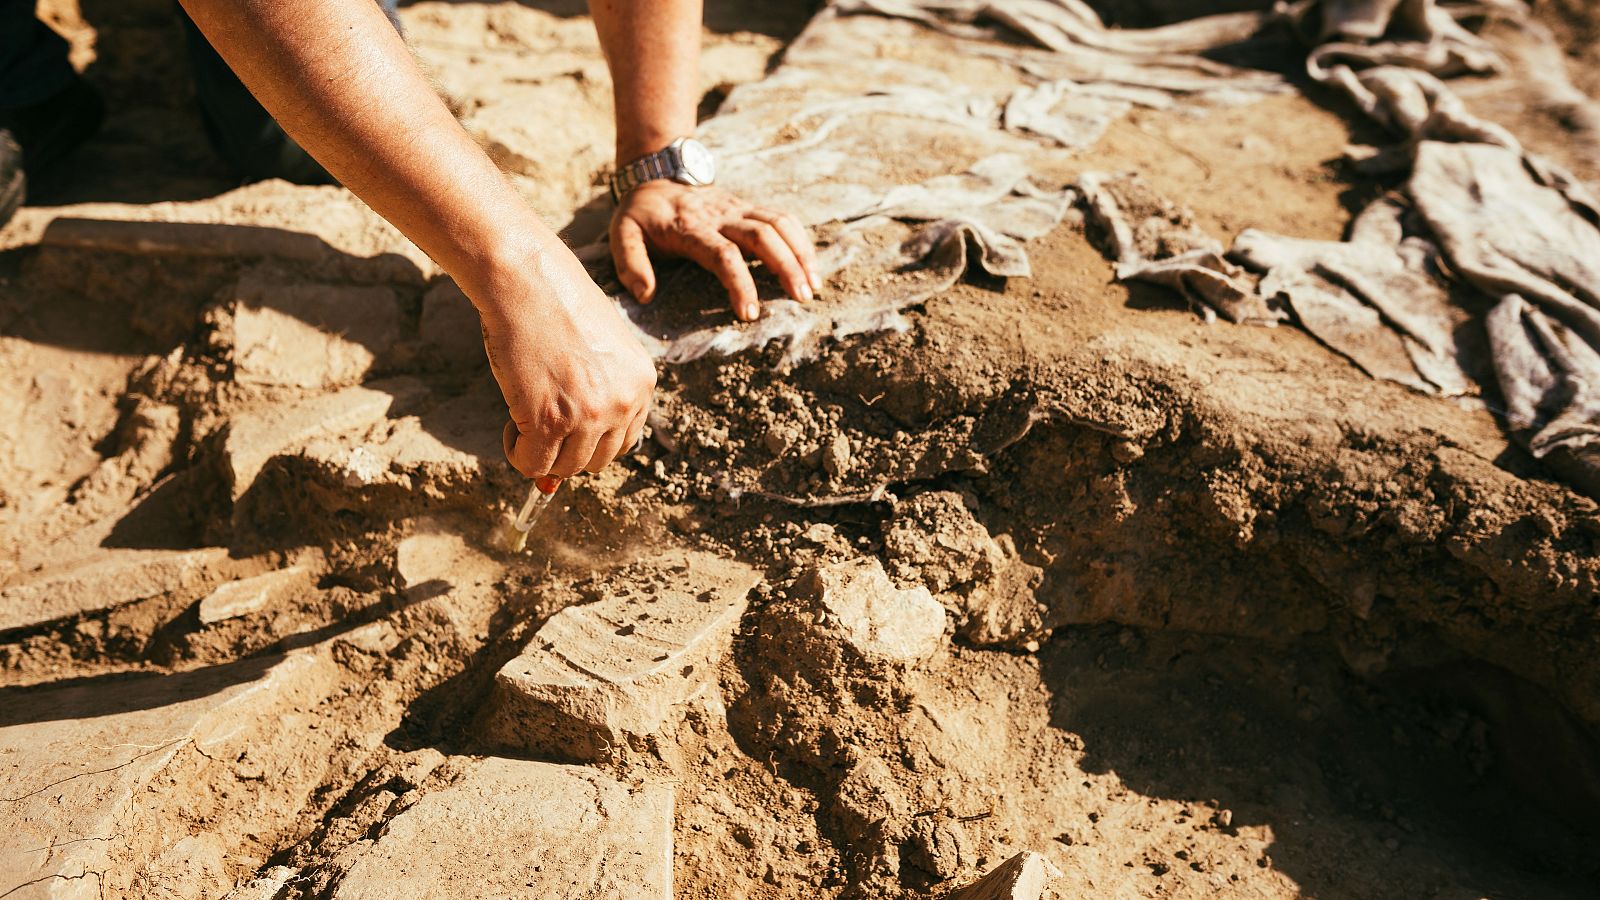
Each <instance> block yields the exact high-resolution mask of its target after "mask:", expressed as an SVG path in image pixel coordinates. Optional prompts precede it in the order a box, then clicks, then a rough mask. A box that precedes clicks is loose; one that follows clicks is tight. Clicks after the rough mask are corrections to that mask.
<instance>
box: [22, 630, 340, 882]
mask: <svg viewBox="0 0 1600 900" xmlns="http://www.w3.org/2000/svg"><path fill="white" fill-rule="evenodd" d="M338 672H339V669H338V666H337V664H335V663H334V662H333V661H332V658H331V656H330V655H329V654H327V653H325V652H321V653H311V652H306V653H299V654H293V655H290V656H287V657H281V656H280V657H265V658H259V659H252V660H246V661H243V662H239V663H233V664H230V665H227V666H219V667H215V668H211V669H203V670H198V671H193V672H183V673H178V674H171V675H151V676H140V677H134V678H128V679H125V680H112V681H107V682H104V683H88V684H78V685H73V686H70V687H62V688H54V689H44V690H39V691H29V692H24V693H20V694H17V695H16V696H14V697H8V698H7V699H6V704H5V706H4V708H3V709H0V800H3V801H4V802H0V895H5V896H7V897H51V898H80V897H82V898H99V897H104V896H125V894H124V893H123V891H124V890H126V889H127V887H128V886H130V885H131V884H132V882H133V880H134V879H135V877H138V878H141V879H143V880H144V881H145V883H154V882H156V881H159V879H160V878H161V877H163V875H162V873H163V871H165V869H164V867H163V865H162V863H161V860H163V859H166V860H168V861H169V862H170V861H172V860H174V859H177V858H178V857H182V856H184V854H183V852H182V850H176V854H177V855H176V856H174V855H173V854H174V851H175V848H176V847H177V846H178V845H179V843H180V842H181V841H182V840H183V839H184V838H187V837H188V836H189V835H188V831H187V829H185V828H183V827H181V824H179V820H178V818H177V815H178V812H179V811H180V810H182V809H183V808H184V807H185V806H186V805H187V804H188V803H191V802H193V800H194V799H195V798H199V797H204V796H206V795H207V792H209V791H211V790H214V789H215V785H212V784H209V783H207V781H206V778H205V777H201V778H199V779H197V778H196V777H195V775H194V774H193V773H194V766H195V765H199V766H200V771H201V772H216V773H217V775H218V777H219V778H221V779H223V780H224V781H225V782H226V783H227V784H228V785H230V786H233V789H234V790H238V787H237V786H236V785H237V784H238V782H237V781H236V779H235V778H234V776H233V773H232V761H233V760H235V759H237V758H238V757H239V756H240V754H242V753H245V752H249V753H250V754H251V755H253V756H255V757H258V758H260V757H263V756H266V755H268V751H267V749H266V747H267V745H270V744H272V742H273V740H274V739H275V738H276V739H277V740H280V741H294V742H295V745H296V746H298V745H299V743H300V742H299V741H298V739H296V738H295V737H293V734H294V728H293V727H290V725H289V721H292V718H293V710H295V709H296V708H310V707H313V706H315V705H316V704H317V703H318V702H320V701H321V699H323V698H325V697H326V696H327V695H328V694H329V693H331V691H332V688H333V685H335V684H336V683H337V682H338ZM286 717H287V718H288V721H286ZM197 752H198V753H199V754H204V755H203V756H196V753H197ZM180 760H186V761H187V762H188V765H186V766H185V767H184V771H185V772H187V773H188V774H187V775H185V777H183V778H181V779H178V780H176V781H175V780H172V779H170V778H169V777H168V776H167V773H168V772H169V771H170V770H171V769H173V768H174V766H175V765H176V764H177V763H178V761H180ZM213 825H214V827H216V828H226V827H234V828H245V827H247V823H245V822H243V821H238V822H231V823H229V822H219V823H213ZM191 849H195V848H191ZM198 849H204V848H198ZM206 855H207V856H208V857H209V856H211V855H212V854H211V853H210V851H207V853H206ZM191 862H192V861H191ZM202 862H203V863H204V864H205V865H209V864H210V863H209V862H206V861H202ZM189 865H190V863H189V862H185V863H184V864H183V866H181V867H180V868H183V869H184V870H185V871H188V868H189ZM24 884H29V885H32V886H31V887H30V888H28V889H24V890H22V891H18V892H16V893H10V892H12V891H15V890H16V889H17V888H18V887H19V886H21V885H24ZM118 885H121V886H122V887H120V888H119V887H118ZM30 890H31V891H34V893H31V894H30V893H29V891H30Z"/></svg>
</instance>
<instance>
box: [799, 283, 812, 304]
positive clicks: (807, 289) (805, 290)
mask: <svg viewBox="0 0 1600 900" xmlns="http://www.w3.org/2000/svg"><path fill="white" fill-rule="evenodd" d="M800 299H801V300H804V301H805V302H807V303H810V302H811V301H812V300H814V299H816V294H814V293H812V289H811V285H809V284H801V285H800Z"/></svg>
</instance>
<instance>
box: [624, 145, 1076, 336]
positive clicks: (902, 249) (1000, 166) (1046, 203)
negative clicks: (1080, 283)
mask: <svg viewBox="0 0 1600 900" xmlns="http://www.w3.org/2000/svg"><path fill="white" fill-rule="evenodd" d="M1074 198H1075V194H1074V193H1073V192H1072V191H1070V190H1065V189H1057V190H1053V191H1052V190H1047V189H1044V188H1041V187H1039V186H1037V185H1035V184H1034V183H1033V181H1032V179H1031V177H1030V173H1029V169H1028V166H1027V163H1026V162H1025V161H1024V160H1023V159H1022V158H1021V157H1018V156H1016V155H1014V154H997V155H994V156H990V157H987V158H985V159H983V160H980V161H979V162H978V163H976V164H975V165H973V166H972V168H971V169H969V170H968V171H966V172H963V173H960V174H957V175H946V176H940V177H936V178H932V179H929V180H927V181H925V182H922V183H920V184H912V185H902V186H899V187H896V188H893V189H890V190H889V191H887V192H885V193H884V195H883V196H882V197H880V198H879V200H878V202H877V203H876V204H874V205H873V206H870V207H867V208H866V209H863V210H860V211H859V212H857V213H855V214H852V215H851V216H850V217H849V219H848V220H847V221H844V222H841V223H835V224H834V225H833V226H832V227H831V228H829V229H828V230H827V231H826V232H825V236H826V237H827V239H828V243H827V245H826V246H825V248H824V249H823V251H822V253H821V258H820V259H819V261H818V262H819V265H820V267H821V268H822V269H823V271H826V272H829V273H830V281H831V283H832V284H833V285H834V286H835V287H836V290H835V291H834V295H833V296H831V297H826V298H821V299H819V300H816V301H813V302H811V303H798V302H796V301H794V300H789V299H786V298H774V299H770V300H766V301H765V302H764V304H763V305H764V307H765V311H764V313H763V315H762V317H761V319H760V320H758V321H756V322H754V323H751V324H749V325H743V326H733V327H729V326H720V325H713V326H706V325H704V324H703V319H704V313H705V312H706V310H695V309H693V308H691V307H689V306H687V305H685V304H680V303H656V304H652V305H650V306H637V305H634V306H632V308H631V310H630V318H631V319H632V321H633V323H634V325H635V327H637V328H638V329H639V330H640V332H641V333H642V335H643V337H644V339H645V344H646V346H647V347H648V348H650V349H651V350H652V351H653V352H654V353H655V354H656V355H657V356H658V357H659V358H661V359H662V360H663V361H665V362H669V363H682V362H688V361H691V360H694V359H699V358H701V357H703V356H707V355H730V354H734V353H739V352H743V351H745V350H752V349H758V348H761V347H764V346H766V345H767V344H769V343H772V342H774V341H780V340H782V341H785V342H786V343H785V346H784V349H783V353H782V355H781V360H782V362H784V363H785V364H788V365H793V364H795V363H798V362H801V361H804V360H807V359H811V358H813V357H815V356H816V355H817V354H818V353H819V352H820V351H821V349H822V347H823V345H824V344H825V343H826V342H827V341H829V340H841V339H843V338H846V337H850V336H852V335H856V334H865V333H872V332H878V331H904V330H906V329H907V328H909V327H910V323H909V321H908V320H907V319H906V318H905V315H904V311H905V310H906V309H907V308H908V307H911V306H915V305H916V304H918V303H921V302H922V301H924V300H926V299H928V298H929V297H932V296H935V295H937V294H940V293H943V292H944V291H947V290H949V289H950V288H951V287H952V286H954V285H955V284H956V282H958V281H960V280H961V278H962V277H963V276H964V275H965V274H966V272H967V271H968V269H969V268H972V267H976V268H978V269H980V270H982V271H983V272H985V273H987V274H989V275H992V276H995V277H1000V278H1027V277H1029V276H1031V275H1032V267H1031V264H1030V262H1029V260H1028V254H1027V251H1026V249H1025V248H1024V246H1023V244H1024V242H1025V241H1028V240H1030V239H1032V238H1036V237H1039V236H1041V235H1043V234H1045V233H1046V232H1048V231H1049V230H1051V229H1052V228H1054V227H1055V226H1056V225H1058V224H1059V223H1060V222H1061V219H1062V217H1063V216H1064V215H1065V214H1066V212H1067V210H1068V209H1069V208H1071V206H1072V204H1073V201H1074ZM712 296H713V302H715V303H716V304H717V308H718V309H720V306H721V303H722V298H721V297H720V296H716V295H715V294H713V295H712Z"/></svg>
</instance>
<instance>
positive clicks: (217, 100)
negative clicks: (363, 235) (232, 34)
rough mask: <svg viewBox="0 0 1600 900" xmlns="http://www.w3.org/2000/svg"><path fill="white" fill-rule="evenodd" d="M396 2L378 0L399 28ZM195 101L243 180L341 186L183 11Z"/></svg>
mask: <svg viewBox="0 0 1600 900" xmlns="http://www.w3.org/2000/svg"><path fill="white" fill-rule="evenodd" d="M395 2H396V0H379V5H380V6H382V7H383V10H384V13H385V14H387V15H388V17H389V21H390V22H392V23H393V24H394V26H395V30H397V31H398V30H399V28H400V19H399V16H398V14H397V12H396V10H395ZM179 15H180V16H181V17H182V20H183V29H184V34H185V38H186V40H187V42H188V47H189V62H190V66H191V68H192V70H193V72H194V83H195V99H196V101H197V102H198V105H199V107H200V117H201V119H202V120H203V121H204V123H205V128H206V134H207V136H208V137H210V139H211V146H212V147H213V148H214V149H215V150H216V151H217V155H218V156H220V157H222V161H223V162H224V163H226V164H227V165H228V167H229V168H230V169H232V170H233V171H234V173H235V174H236V175H238V176H239V178H240V179H241V180H243V181H245V182H251V181H263V180H266V179H269V178H281V179H283V180H285V181H289V182H293V183H295V184H337V183H338V182H337V181H336V180H335V179H334V177H333V176H332V175H329V174H328V171H327V170H326V169H324V168H323V167H322V165H321V164H320V163H318V162H317V161H316V160H315V159H312V158H311V154H309V153H307V152H306V151H305V150H303V149H301V147H300V145H299V144H297V143H295V141H294V138H291V137H290V136H289V135H288V134H287V133H286V132H285V131H284V130H283V128H282V126H280V125H279V124H278V123H277V122H276V121H275V120H274V119H273V118H272V116H271V114H270V113H268V112H267V111H266V109H265V108H263V107H262V106H261V104H260V103H259V102H258V101H257V100H256V98H255V97H254V96H253V95H252V94H251V93H250V91H249V89H248V88H246V87H245V86H244V83H243V82H241V81H240V80H239V77H238V76H237V75H235V74H234V73H233V70H232V69H230V68H229V67H228V64H227V62H225V61H224V60H223V59H222V56H221V55H220V54H218V53H217V51H216V49H215V48H214V47H212V46H211V44H210V42H208V41H207V40H206V38H205V35H203V34H201V33H200V29H199V28H198V27H197V26H196V25H195V24H194V21H193V20H191V19H190V18H189V16H188V14H187V13H184V12H183V11H182V10H181V9H180V10H179Z"/></svg>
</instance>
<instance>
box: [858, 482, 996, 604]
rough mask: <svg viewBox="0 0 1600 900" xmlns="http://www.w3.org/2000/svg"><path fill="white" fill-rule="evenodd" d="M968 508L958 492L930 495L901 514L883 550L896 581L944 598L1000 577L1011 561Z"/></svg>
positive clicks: (914, 500)
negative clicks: (917, 583)
mask: <svg viewBox="0 0 1600 900" xmlns="http://www.w3.org/2000/svg"><path fill="white" fill-rule="evenodd" d="M967 504H968V501H967V500H966V498H963V497H962V496H961V495H960V494H958V493H956V492H954V491H928V492H926V493H922V494H918V495H916V496H915V497H912V498H911V499H909V500H907V501H906V502H904V503H902V504H900V505H899V506H897V507H896V508H895V511H894V518H893V519H892V520H890V522H889V526H888V528H887V529H886V530H885V532H884V536H883V547H884V551H885V553H886V554H887V555H888V557H889V560H890V563H891V565H892V572H893V574H894V575H895V577H896V578H899V579H902V580H916V581H921V582H922V583H923V584H925V585H927V586H928V590H930V591H932V592H934V593H935V594H942V593H944V592H945V591H949V590H952V589H954V588H958V587H962V586H965V585H969V584H972V583H973V582H978V581H986V580H988V579H990V578H993V577H994V574H995V573H996V572H998V571H999V570H1000V568H1001V566H1003V565H1004V564H1005V556H1004V554H1003V553H1002V552H1001V550H1000V547H999V545H998V544H996V543H995V542H994V539H993V538H992V537H990V536H989V529H987V528H985V527H984V526H983V523H982V522H979V521H978V519H977V517H976V516H974V515H973V511H972V509H971V508H970V507H969V506H968V505H967Z"/></svg>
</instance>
